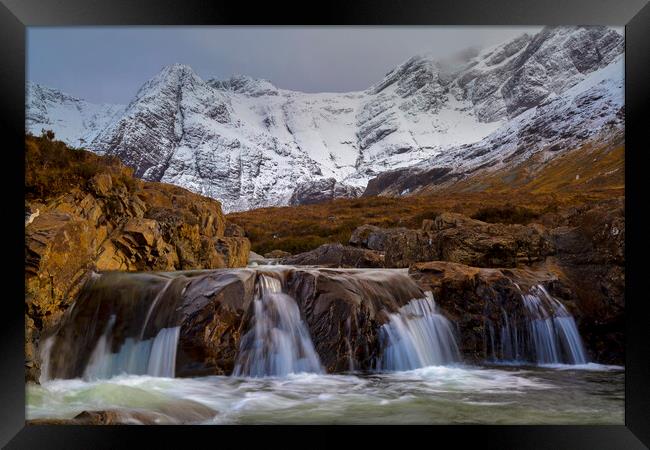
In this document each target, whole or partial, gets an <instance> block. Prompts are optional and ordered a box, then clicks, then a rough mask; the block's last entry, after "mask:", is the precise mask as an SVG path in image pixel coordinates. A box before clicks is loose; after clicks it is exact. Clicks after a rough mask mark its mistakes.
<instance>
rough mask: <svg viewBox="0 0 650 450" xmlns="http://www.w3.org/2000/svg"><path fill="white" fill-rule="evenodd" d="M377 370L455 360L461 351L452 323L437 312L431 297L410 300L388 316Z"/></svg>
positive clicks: (405, 367)
mask: <svg viewBox="0 0 650 450" xmlns="http://www.w3.org/2000/svg"><path fill="white" fill-rule="evenodd" d="M379 335H380V342H381V345H382V355H381V357H380V358H379V360H378V361H377V369H379V370H398V371H402V370H412V369H417V368H420V367H427V366H437V365H444V364H448V363H452V362H455V361H458V360H459V359H460V352H459V350H458V344H457V342H456V337H455V335H454V331H453V328H452V325H451V323H450V322H449V321H448V320H447V319H446V318H445V317H444V316H443V315H441V314H440V313H438V311H437V308H436V304H435V301H434V300H433V295H432V294H431V292H426V293H425V297H424V298H420V299H413V300H411V301H410V302H409V303H408V304H407V305H405V306H403V307H402V308H401V309H400V310H399V312H398V313H396V314H390V319H389V321H388V323H386V324H384V325H382V327H381V329H380V331H379Z"/></svg>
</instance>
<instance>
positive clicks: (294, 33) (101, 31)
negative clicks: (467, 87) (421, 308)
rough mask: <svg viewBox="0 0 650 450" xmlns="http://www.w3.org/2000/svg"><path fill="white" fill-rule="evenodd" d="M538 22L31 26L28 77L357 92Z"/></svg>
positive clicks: (86, 94)
mask: <svg viewBox="0 0 650 450" xmlns="http://www.w3.org/2000/svg"><path fill="white" fill-rule="evenodd" d="M539 29H540V27H501V26H499V27H487V26H483V27H450V26H431V27H212V26H210V27H93V28H86V27H65V28H50V27H47V28H45V27H30V28H28V31H27V78H28V80H31V81H35V82H37V83H41V84H44V85H46V86H50V87H54V88H58V89H61V90H63V91H65V92H67V93H69V94H72V95H75V96H78V97H81V98H84V99H86V100H88V101H91V102H106V103H127V102H128V101H129V100H130V99H131V98H132V97H133V95H134V94H135V93H136V91H137V90H138V88H139V87H140V85H142V83H144V82H145V81H146V80H147V79H149V78H151V77H152V76H153V75H155V74H156V73H157V72H158V71H159V70H160V69H161V68H162V67H164V66H165V65H168V64H172V63H177V62H178V63H183V64H188V65H190V66H191V67H192V68H193V69H194V70H195V71H196V72H197V73H198V74H199V76H201V77H202V78H204V79H208V78H223V79H225V78H229V77H230V76H232V75H234V74H243V75H250V76H252V77H258V78H265V79H267V80H269V81H271V82H272V83H273V84H275V85H276V86H278V87H280V88H285V89H295V90H301V91H307V92H346V91H354V90H362V89H365V88H367V87H369V86H370V85H371V84H373V83H375V82H377V81H379V80H380V79H381V78H382V77H383V75H384V74H386V73H387V72H388V71H390V70H391V69H392V68H393V67H395V66H396V65H398V64H399V63H401V62H403V61H404V60H406V59H408V58H410V57H411V56H413V55H416V54H422V53H429V54H432V55H433V56H434V57H439V58H444V57H448V56H451V55H453V54H455V53H457V52H459V51H461V50H464V49H466V48H468V47H479V48H483V47H487V46H490V45H494V44H497V43H500V42H502V41H505V40H508V39H511V38H513V37H516V36H518V35H520V34H522V33H525V32H528V33H531V34H533V33H536V32H537V31H539Z"/></svg>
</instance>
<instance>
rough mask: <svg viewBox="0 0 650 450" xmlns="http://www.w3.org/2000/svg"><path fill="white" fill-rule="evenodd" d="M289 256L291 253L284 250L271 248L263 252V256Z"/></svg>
mask: <svg viewBox="0 0 650 450" xmlns="http://www.w3.org/2000/svg"><path fill="white" fill-rule="evenodd" d="M289 256H291V253H289V252H285V251H284V250H273V251H270V252H267V253H264V257H265V258H287V257H289Z"/></svg>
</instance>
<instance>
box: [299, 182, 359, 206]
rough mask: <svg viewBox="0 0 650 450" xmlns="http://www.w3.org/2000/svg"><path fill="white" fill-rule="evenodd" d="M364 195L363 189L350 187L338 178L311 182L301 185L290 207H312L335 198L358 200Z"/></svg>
mask: <svg viewBox="0 0 650 450" xmlns="http://www.w3.org/2000/svg"><path fill="white" fill-rule="evenodd" d="M361 194H363V188H360V187H354V186H348V185H345V184H342V183H339V182H337V181H336V178H326V179H324V180H317V181H311V182H307V183H301V184H299V185H298V186H297V187H296V189H295V190H294V191H293V194H292V195H291V198H290V199H289V204H290V205H312V204H314V203H322V202H326V201H329V200H334V199H335V198H356V197H359V196H360V195H361Z"/></svg>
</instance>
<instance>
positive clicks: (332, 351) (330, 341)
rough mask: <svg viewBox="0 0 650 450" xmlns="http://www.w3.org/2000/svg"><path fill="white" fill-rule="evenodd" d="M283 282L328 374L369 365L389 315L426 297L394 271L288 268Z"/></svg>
mask: <svg viewBox="0 0 650 450" xmlns="http://www.w3.org/2000/svg"><path fill="white" fill-rule="evenodd" d="M286 286H287V291H288V293H289V294H290V295H291V296H292V297H293V298H295V299H296V302H297V303H298V306H299V307H300V310H301V313H302V315H303V317H304V318H305V321H306V323H307V326H308V327H309V334H310V336H311V338H312V341H313V343H314V347H315V349H316V352H317V353H318V355H319V357H320V360H321V363H322V365H323V366H324V367H325V369H326V371H327V372H328V373H332V372H341V371H348V370H370V369H372V368H373V364H374V362H375V360H376V357H377V356H379V351H380V347H379V340H378V333H379V327H381V325H383V324H385V323H386V322H387V321H388V319H389V316H388V314H389V313H394V312H397V310H398V309H399V308H400V307H402V306H403V305H405V304H407V303H408V302H409V301H410V300H412V299H414V298H422V297H424V293H423V292H422V290H421V289H420V288H419V287H418V286H417V285H416V284H415V283H413V281H411V280H410V279H409V278H408V277H407V276H406V275H405V274H403V273H399V272H393V271H386V272H376V271H364V270H353V271H345V272H343V271H336V270H331V271H330V270H327V269H321V270H319V271H309V270H292V271H290V272H289V273H288V274H287V276H286Z"/></svg>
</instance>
